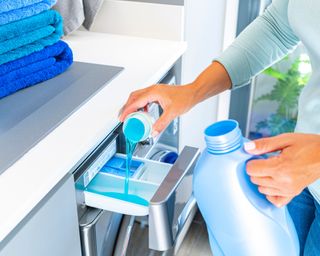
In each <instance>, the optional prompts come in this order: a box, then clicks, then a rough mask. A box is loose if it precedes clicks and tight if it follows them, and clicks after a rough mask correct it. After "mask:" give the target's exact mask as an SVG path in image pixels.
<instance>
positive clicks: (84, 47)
mask: <svg viewBox="0 0 320 256" xmlns="http://www.w3.org/2000/svg"><path fill="white" fill-rule="evenodd" d="M65 41H67V42H68V43H69V45H70V46H71V48H72V49H73V52H74V57H75V60H76V61H82V62H88V63H97V64H107V65H114V66H121V67H124V68H125V70H124V71H123V72H122V73H121V74H120V75H119V76H118V77H116V78H115V79H114V80H112V81H111V83H110V84H108V86H106V87H104V89H102V90H101V91H100V92H99V93H98V94H97V95H95V96H94V97H93V98H92V99H91V100H90V101H88V102H87V103H86V104H85V105H84V106H82V107H81V108H80V109H79V110H78V111H77V112H75V113H74V114H73V115H71V116H70V117H69V118H68V119H67V120H66V121H64V122H63V123H62V124H61V125H59V126H58V127H57V128H56V129H55V130H53V131H52V132H51V133H50V134H49V135H47V136H46V137H45V138H44V139H42V140H41V141H40V142H39V143H38V144H37V145H36V146H34V147H33V148H32V149H31V150H30V151H29V152H27V153H26V154H25V155H24V156H23V157H22V158H20V159H19V160H18V161H17V162H16V163H15V164H14V165H12V166H11V167H10V168H8V169H7V170H6V171H5V172H4V173H3V174H2V175H1V176H0V202H1V211H0V242H1V241H2V240H3V239H4V238H5V237H6V236H7V235H8V234H9V233H10V232H11V231H12V230H13V229H14V228H15V226H16V225H17V224H18V223H19V222H20V221H21V220H23V218H24V217H26V215H27V214H28V213H30V212H31V211H32V209H33V208H34V207H35V206H36V205H37V204H38V203H39V202H40V201H41V199H43V198H44V197H45V196H46V195H47V193H48V192H49V191H50V190H51V189H53V188H54V187H55V186H56V185H57V184H58V182H59V181H60V180H61V179H63V177H65V175H67V174H68V173H69V172H70V171H71V170H72V169H73V168H74V166H75V165H76V164H77V163H78V162H79V160H80V159H82V157H83V156H84V155H85V154H87V153H88V151H90V150H91V149H93V148H94V147H95V146H96V145H98V144H99V142H101V140H102V139H103V138H104V137H105V136H106V135H107V134H108V133H109V132H110V131H111V130H112V129H113V128H114V127H115V126H116V125H117V124H118V123H119V121H118V112H119V109H120V108H121V106H122V105H123V103H124V102H125V101H126V99H127V97H128V95H129V94H130V92H131V91H134V90H137V89H139V88H143V87H146V86H148V85H151V84H153V83H156V82H157V81H159V80H160V79H161V77H162V76H163V75H164V74H165V73H166V72H167V71H168V70H169V69H170V67H171V66H172V65H173V64H174V63H175V62H176V61H177V60H178V59H179V57H181V56H182V54H183V53H184V52H185V50H186V44H185V43H183V42H175V41H165V40H155V39H148V38H138V37H127V36H120V35H112V34H100V33H92V32H84V31H77V32H75V33H74V34H72V35H71V36H69V37H67V38H65ZM57 210H59V209H57Z"/></svg>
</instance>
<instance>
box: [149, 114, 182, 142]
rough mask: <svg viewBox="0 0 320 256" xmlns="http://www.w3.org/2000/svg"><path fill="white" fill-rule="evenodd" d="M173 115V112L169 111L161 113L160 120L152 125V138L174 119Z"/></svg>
mask: <svg viewBox="0 0 320 256" xmlns="http://www.w3.org/2000/svg"><path fill="white" fill-rule="evenodd" d="M173 113H174V112H173V111H171V110H170V109H168V110H166V111H164V112H163V113H162V115H161V116H160V118H159V119H158V120H157V121H156V123H155V124H154V125H153V132H152V136H153V137H156V136H157V135H158V134H159V133H160V132H162V131H163V130H164V129H165V128H166V127H167V126H168V125H169V124H170V123H171V121H172V120H173V119H174V118H175V117H176V116H175V115H174V114H173Z"/></svg>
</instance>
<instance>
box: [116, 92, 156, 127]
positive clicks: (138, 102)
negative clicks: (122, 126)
mask: <svg viewBox="0 0 320 256" xmlns="http://www.w3.org/2000/svg"><path fill="white" fill-rule="evenodd" d="M154 90H155V86H150V87H148V88H146V89H143V90H139V91H136V92H133V93H131V94H130V96H129V99H128V100H127V102H126V104H125V105H124V106H123V107H122V108H121V110H120V116H119V120H120V121H121V122H123V121H124V119H125V118H126V116H127V115H129V114H131V113H132V112H135V111H137V110H138V109H140V108H143V107H145V106H146V105H148V104H149V103H151V102H153V101H157V94H156V93H155V92H154Z"/></svg>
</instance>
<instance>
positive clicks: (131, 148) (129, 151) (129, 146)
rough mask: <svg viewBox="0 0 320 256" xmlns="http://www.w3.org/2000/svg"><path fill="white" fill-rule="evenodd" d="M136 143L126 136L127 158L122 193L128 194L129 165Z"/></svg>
mask: <svg viewBox="0 0 320 256" xmlns="http://www.w3.org/2000/svg"><path fill="white" fill-rule="evenodd" d="M136 145H137V143H136V142H132V141H130V140H129V139H127V138H126V152H127V159H126V177H125V184H124V194H125V195H128V194H129V178H130V166H131V161H132V155H133V151H134V150H135V148H136Z"/></svg>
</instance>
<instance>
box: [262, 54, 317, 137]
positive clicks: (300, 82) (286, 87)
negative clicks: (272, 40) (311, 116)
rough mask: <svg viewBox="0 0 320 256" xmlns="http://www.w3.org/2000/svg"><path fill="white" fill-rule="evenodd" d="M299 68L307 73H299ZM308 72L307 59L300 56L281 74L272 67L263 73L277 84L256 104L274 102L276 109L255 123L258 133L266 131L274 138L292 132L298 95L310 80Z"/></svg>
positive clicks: (308, 64)
mask: <svg viewBox="0 0 320 256" xmlns="http://www.w3.org/2000/svg"><path fill="white" fill-rule="evenodd" d="M284 60H285V61H288V60H289V59H288V58H285V59H284ZM301 67H303V68H304V69H306V70H307V72H301ZM306 67H307V68H306ZM310 70H311V68H310V61H309V59H307V58H305V56H304V55H302V56H300V57H299V58H297V59H296V60H295V61H294V62H293V63H292V65H291V66H290V68H289V69H288V70H287V72H284V73H283V72H281V71H279V70H277V69H276V68H274V67H270V68H268V69H266V70H265V71H264V74H266V75H268V76H271V77H273V78H275V79H277V82H276V84H275V85H274V86H273V88H272V90H271V92H270V93H268V94H265V95H262V96H261V97H259V98H258V99H257V100H256V102H259V101H264V100H268V101H276V102H277V106H278V107H277V110H276V112H275V113H272V114H270V116H269V117H268V118H267V119H265V120H263V121H260V122H258V123H257V125H256V129H257V131H258V132H259V131H260V130H262V129H267V130H268V131H269V133H270V134H269V135H271V136H274V135H277V134H280V133H284V132H292V131H294V128H295V125H296V122H297V109H298V98H299V94H300V92H301V90H302V88H303V87H304V86H305V85H306V84H307V82H308V81H309V79H310V75H311V71H310Z"/></svg>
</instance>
